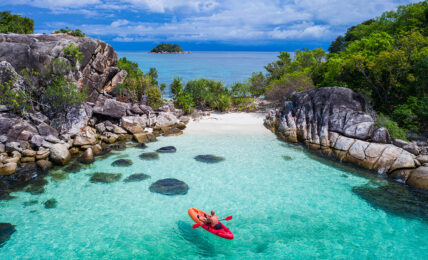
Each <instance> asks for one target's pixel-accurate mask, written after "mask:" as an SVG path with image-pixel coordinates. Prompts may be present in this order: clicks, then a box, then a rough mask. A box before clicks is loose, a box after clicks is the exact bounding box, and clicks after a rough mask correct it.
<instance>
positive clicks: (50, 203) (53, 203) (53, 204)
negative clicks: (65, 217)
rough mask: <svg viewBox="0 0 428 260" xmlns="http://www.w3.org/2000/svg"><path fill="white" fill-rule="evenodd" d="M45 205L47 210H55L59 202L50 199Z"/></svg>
mask: <svg viewBox="0 0 428 260" xmlns="http://www.w3.org/2000/svg"><path fill="white" fill-rule="evenodd" d="M43 204H44V205H45V208H46V209H53V208H56V204H57V201H56V199H49V200H47V201H45V203H43Z"/></svg>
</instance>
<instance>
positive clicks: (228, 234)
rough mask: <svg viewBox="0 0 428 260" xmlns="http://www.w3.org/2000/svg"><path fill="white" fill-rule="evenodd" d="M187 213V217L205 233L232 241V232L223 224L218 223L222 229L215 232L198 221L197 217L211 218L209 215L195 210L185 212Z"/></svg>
mask: <svg viewBox="0 0 428 260" xmlns="http://www.w3.org/2000/svg"><path fill="white" fill-rule="evenodd" d="M187 212H188V213H189V216H190V217H191V218H192V219H193V221H195V222H196V224H200V225H201V227H202V228H203V229H205V230H206V231H208V232H210V233H212V234H214V235H216V236H219V237H222V238H226V239H233V233H232V231H230V230H229V229H228V228H227V227H226V226H225V225H223V223H221V222H219V223H220V224H221V226H222V229H218V230H217V229H214V228H212V227H211V226H208V225H205V224H204V223H203V222H202V221H200V220H199V219H198V216H201V217H205V215H206V216H208V217H211V216H210V215H209V214H207V213H205V212H203V211H202V210H199V209H195V208H190V209H188V210H187Z"/></svg>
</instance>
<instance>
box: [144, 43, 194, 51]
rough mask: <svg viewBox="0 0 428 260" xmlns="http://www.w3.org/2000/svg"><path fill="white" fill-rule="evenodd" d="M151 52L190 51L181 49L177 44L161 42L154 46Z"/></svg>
mask: <svg viewBox="0 0 428 260" xmlns="http://www.w3.org/2000/svg"><path fill="white" fill-rule="evenodd" d="M150 52H151V53H190V52H188V51H183V49H182V48H181V47H180V45H178V44H171V43H161V44H159V45H158V46H156V47H154V48H153V49H152V50H151V51H150Z"/></svg>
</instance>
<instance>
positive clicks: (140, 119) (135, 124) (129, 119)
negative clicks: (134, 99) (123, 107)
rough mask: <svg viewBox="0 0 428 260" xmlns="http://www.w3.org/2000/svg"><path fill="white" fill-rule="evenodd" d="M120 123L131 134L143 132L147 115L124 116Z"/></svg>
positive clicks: (146, 122)
mask: <svg viewBox="0 0 428 260" xmlns="http://www.w3.org/2000/svg"><path fill="white" fill-rule="evenodd" d="M120 122H121V125H122V127H123V128H125V129H126V130H127V131H129V132H130V133H132V134H139V133H143V132H144V129H145V128H146V126H147V124H148V120H147V116H146V115H142V116H125V117H122V119H121V121H120Z"/></svg>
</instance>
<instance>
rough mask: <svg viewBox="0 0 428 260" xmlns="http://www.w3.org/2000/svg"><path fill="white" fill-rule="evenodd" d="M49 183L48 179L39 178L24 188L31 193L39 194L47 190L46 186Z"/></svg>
mask: <svg viewBox="0 0 428 260" xmlns="http://www.w3.org/2000/svg"><path fill="white" fill-rule="evenodd" d="M46 184H48V181H47V180H45V179H44V178H38V179H36V180H34V181H32V182H31V184H29V185H27V186H26V187H25V188H24V191H25V192H29V193H31V195H38V194H42V193H44V192H45V188H44V186H45V185H46Z"/></svg>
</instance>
